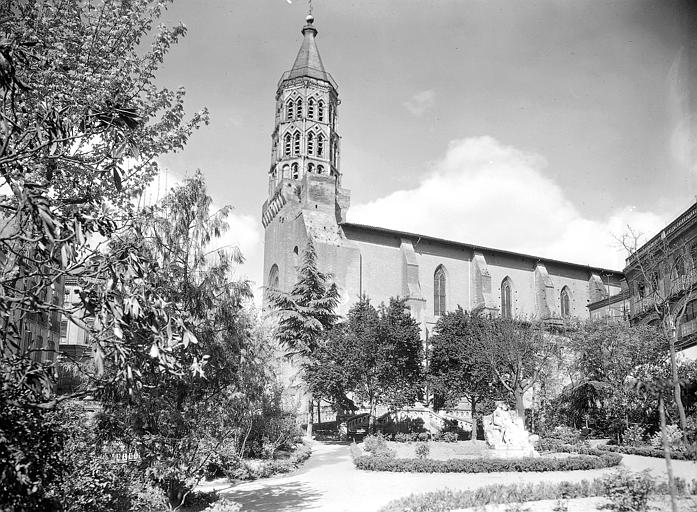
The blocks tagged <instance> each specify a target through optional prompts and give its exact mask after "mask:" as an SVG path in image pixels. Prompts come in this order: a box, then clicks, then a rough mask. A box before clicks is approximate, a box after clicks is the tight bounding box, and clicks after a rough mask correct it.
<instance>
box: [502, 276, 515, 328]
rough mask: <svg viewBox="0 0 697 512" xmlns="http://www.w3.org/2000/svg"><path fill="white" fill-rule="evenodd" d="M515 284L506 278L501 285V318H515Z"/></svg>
mask: <svg viewBox="0 0 697 512" xmlns="http://www.w3.org/2000/svg"><path fill="white" fill-rule="evenodd" d="M512 299H513V283H512V282H511V279H510V278H508V277H507V278H505V279H504V280H503V282H502V283H501V316H502V317H503V318H513V300H512Z"/></svg>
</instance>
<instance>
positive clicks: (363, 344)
mask: <svg viewBox="0 0 697 512" xmlns="http://www.w3.org/2000/svg"><path fill="white" fill-rule="evenodd" d="M421 350H422V349H421V338H420V334H419V326H418V324H417V323H416V320H414V318H413V317H412V316H411V315H410V314H409V309H408V308H407V306H406V301H405V300H404V299H399V298H392V299H390V302H389V304H388V305H387V306H385V305H384V304H383V305H381V306H380V308H379V309H376V308H375V307H373V305H372V304H371V303H370V300H369V299H368V298H367V297H362V298H361V299H360V300H359V301H358V302H357V303H356V304H354V305H353V307H352V308H351V309H350V310H349V313H348V317H347V319H346V321H345V322H343V323H342V324H341V325H339V326H337V327H335V328H334V331H333V332H332V335H331V336H330V337H329V339H328V342H327V347H326V348H325V349H324V350H323V351H321V352H320V354H321V355H326V356H328V357H326V358H318V359H317V362H316V364H315V365H313V367H312V368H311V370H312V371H309V374H310V375H312V376H313V379H314V380H315V381H320V380H324V381H329V382H331V384H330V386H333V388H332V389H334V390H335V391H334V393H336V394H339V395H343V394H345V393H347V392H351V393H353V394H354V395H355V397H356V401H357V402H359V403H362V404H367V406H368V410H369V412H370V420H369V425H370V429H373V428H374V424H375V410H376V407H377V405H378V404H383V405H388V406H392V407H400V406H404V405H408V404H413V403H414V402H415V401H416V400H417V399H418V398H419V395H420V393H421V385H422V373H421V360H422V356H421V354H422V352H421Z"/></svg>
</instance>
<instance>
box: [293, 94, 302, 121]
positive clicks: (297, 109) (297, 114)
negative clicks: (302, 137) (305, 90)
mask: <svg viewBox="0 0 697 512" xmlns="http://www.w3.org/2000/svg"><path fill="white" fill-rule="evenodd" d="M302 116H303V100H302V99H300V98H298V102H297V103H296V104H295V117H296V119H301V118H302Z"/></svg>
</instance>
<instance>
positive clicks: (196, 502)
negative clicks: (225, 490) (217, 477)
mask: <svg viewBox="0 0 697 512" xmlns="http://www.w3.org/2000/svg"><path fill="white" fill-rule="evenodd" d="M219 499H220V495H219V494H218V491H193V492H190V493H189V494H187V495H186V498H185V499H184V506H185V507H197V508H203V507H205V506H206V505H210V504H211V503H215V502H216V501H218V500H219Z"/></svg>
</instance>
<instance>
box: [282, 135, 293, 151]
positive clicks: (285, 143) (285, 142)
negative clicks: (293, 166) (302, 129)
mask: <svg viewBox="0 0 697 512" xmlns="http://www.w3.org/2000/svg"><path fill="white" fill-rule="evenodd" d="M290 150H291V136H290V133H286V136H285V137H284V138H283V154H284V155H285V156H290Z"/></svg>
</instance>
